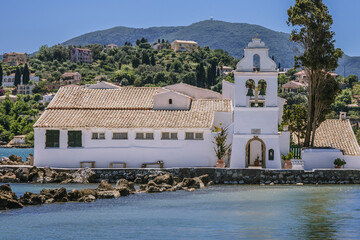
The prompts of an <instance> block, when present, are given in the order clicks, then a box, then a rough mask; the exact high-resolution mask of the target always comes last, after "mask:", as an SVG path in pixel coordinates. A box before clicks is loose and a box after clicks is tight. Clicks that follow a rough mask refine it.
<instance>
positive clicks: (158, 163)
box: [141, 161, 164, 168]
mask: <svg viewBox="0 0 360 240" xmlns="http://www.w3.org/2000/svg"><path fill="white" fill-rule="evenodd" d="M151 166H153V167H159V168H163V167H164V162H163V161H157V162H154V163H143V164H141V168H147V167H151Z"/></svg>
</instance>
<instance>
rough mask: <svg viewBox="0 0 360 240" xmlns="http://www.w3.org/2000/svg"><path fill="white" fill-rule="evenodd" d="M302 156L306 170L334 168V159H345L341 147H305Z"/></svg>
mask: <svg viewBox="0 0 360 240" xmlns="http://www.w3.org/2000/svg"><path fill="white" fill-rule="evenodd" d="M301 157H302V160H303V161H304V169H305V170H312V169H316V168H334V160H335V159H336V158H341V159H343V153H342V152H341V151H340V150H339V149H304V150H302V152H301Z"/></svg>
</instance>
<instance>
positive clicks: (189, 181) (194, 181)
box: [182, 177, 205, 188]
mask: <svg viewBox="0 0 360 240" xmlns="http://www.w3.org/2000/svg"><path fill="white" fill-rule="evenodd" d="M182 186H183V187H187V188H203V187H205V185H204V183H203V182H202V181H201V180H200V178H198V177H194V178H184V179H183V181H182Z"/></svg>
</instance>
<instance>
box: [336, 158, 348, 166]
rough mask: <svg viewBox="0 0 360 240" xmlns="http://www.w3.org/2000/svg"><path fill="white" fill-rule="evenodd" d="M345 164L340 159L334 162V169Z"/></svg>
mask: <svg viewBox="0 0 360 240" xmlns="http://www.w3.org/2000/svg"><path fill="white" fill-rule="evenodd" d="M345 164H346V162H345V160H341V159H340V158H337V159H335V160H334V165H335V168H341V167H342V166H344V165H345Z"/></svg>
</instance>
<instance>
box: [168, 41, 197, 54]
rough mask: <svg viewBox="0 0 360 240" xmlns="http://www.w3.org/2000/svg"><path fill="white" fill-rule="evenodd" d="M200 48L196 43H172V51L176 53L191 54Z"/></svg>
mask: <svg viewBox="0 0 360 240" xmlns="http://www.w3.org/2000/svg"><path fill="white" fill-rule="evenodd" d="M198 46H199V45H198V43H197V42H195V41H185V40H175V41H173V42H172V43H171V49H172V50H174V51H175V52H191V51H194V50H195V49H197V47H198Z"/></svg>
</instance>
